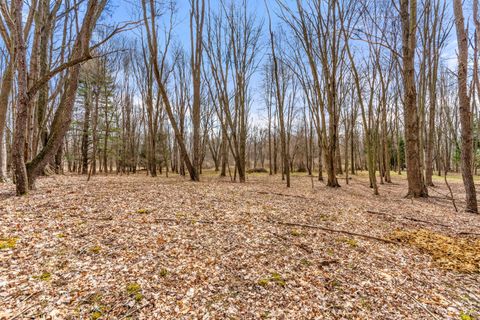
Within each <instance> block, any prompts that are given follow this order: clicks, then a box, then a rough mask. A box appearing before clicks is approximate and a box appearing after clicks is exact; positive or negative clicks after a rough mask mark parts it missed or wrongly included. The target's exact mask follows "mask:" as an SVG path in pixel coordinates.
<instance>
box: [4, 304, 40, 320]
mask: <svg viewBox="0 0 480 320" xmlns="http://www.w3.org/2000/svg"><path fill="white" fill-rule="evenodd" d="M36 305H37V304H32V305H31V306H29V307H26V308H24V309H23V310H22V311H20V312H19V313H17V314H16V315H14V316H13V317H11V318H9V319H8V320H14V319H17V318H18V317H20V316H21V315H22V314H24V313H25V312H27V311H28V310H30V309H32V308H33V307H35V306H36Z"/></svg>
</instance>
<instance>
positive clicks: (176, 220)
mask: <svg viewBox="0 0 480 320" xmlns="http://www.w3.org/2000/svg"><path fill="white" fill-rule="evenodd" d="M155 222H156V223H160V222H176V223H180V222H190V223H196V222H198V223H205V224H215V222H213V221H210V220H195V219H175V218H156V219H155Z"/></svg>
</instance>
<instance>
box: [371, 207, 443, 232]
mask: <svg viewBox="0 0 480 320" xmlns="http://www.w3.org/2000/svg"><path fill="white" fill-rule="evenodd" d="M367 212H368V213H371V214H376V215H382V216H387V217H392V218H402V219H405V220H410V221H415V222H421V223H426V224H431V225H436V226H442V227H445V228H452V227H451V226H449V225H446V224H443V223H439V222H431V221H427V220H422V219H417V218H413V217H405V216H396V215H393V214H388V213H385V212H378V211H372V210H367Z"/></svg>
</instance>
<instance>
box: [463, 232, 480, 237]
mask: <svg viewBox="0 0 480 320" xmlns="http://www.w3.org/2000/svg"><path fill="white" fill-rule="evenodd" d="M458 235H461V236H480V233H476V232H467V231H462V232H459V233H458Z"/></svg>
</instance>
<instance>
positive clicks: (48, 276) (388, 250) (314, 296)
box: [0, 174, 480, 319]
mask: <svg viewBox="0 0 480 320" xmlns="http://www.w3.org/2000/svg"><path fill="white" fill-rule="evenodd" d="M367 181H368V180H367V179H366V177H357V176H355V177H354V178H353V180H351V182H350V184H349V185H348V186H347V185H343V186H342V188H340V189H335V190H332V189H329V188H326V187H325V186H323V185H322V184H319V183H316V185H315V188H314V189H312V187H311V180H310V178H309V177H305V176H294V177H293V179H292V185H293V188H291V189H287V188H286V187H285V186H284V184H283V183H282V182H281V181H280V177H269V176H268V175H264V174H252V175H250V176H249V179H248V182H247V183H245V184H238V183H231V182H229V181H227V180H222V179H218V178H217V177H214V176H213V175H212V176H208V175H206V176H204V177H203V181H202V182H200V183H192V182H189V181H187V180H184V179H182V178H180V177H176V176H171V177H169V178H165V177H159V178H149V177H146V176H144V175H131V176H95V177H93V178H92V180H91V181H90V182H88V183H87V181H86V177H79V176H54V177H48V178H42V179H40V181H39V185H38V190H37V191H34V192H32V194H31V195H30V196H28V197H24V198H17V197H14V196H13V194H14V189H13V186H11V185H1V186H0V201H1V202H0V217H1V221H2V223H1V225H0V239H1V240H2V241H3V242H1V243H2V246H3V247H4V248H2V249H1V250H0V319H4V318H5V319H8V318H9V317H13V316H16V315H19V316H18V319H22V318H42V317H45V318H56V319H78V318H81V319H88V318H92V319H122V318H129V317H131V318H134V319H187V318H188V319H191V318H203V319H208V318H210V319H225V318H239V319H259V318H277V319H312V318H325V319H339V318H345V319H354V318H357V319H379V318H388V319H412V318H431V317H432V316H431V314H434V315H435V317H438V318H440V319H449V318H451V319H459V317H460V315H462V314H463V315H468V316H471V317H476V316H477V317H478V310H480V307H479V306H480V302H479V301H480V294H479V292H480V284H479V283H480V281H479V280H480V279H479V274H478V273H471V274H465V273H460V272H457V271H445V270H443V269H442V268H438V267H437V266H438V264H437V262H436V260H435V257H433V256H431V255H430V254H429V253H427V252H425V251H424V250H423V248H422V250H418V249H417V248H416V242H414V243H412V244H414V245H413V246H411V245H401V246H399V245H393V244H388V243H383V242H379V241H376V240H375V239H373V238H372V239H368V238H362V237H357V236H347V235H342V234H338V233H330V232H328V231H326V230H318V229H313V228H303V227H292V226H287V225H281V224H276V223H271V222H269V221H290V222H296V223H299V224H306V225H321V226H323V227H325V228H327V229H328V228H331V229H336V230H347V231H349V232H352V233H356V234H365V235H369V236H372V237H377V238H385V237H387V236H388V235H389V234H391V233H392V230H403V231H406V230H418V229H424V230H428V232H431V233H432V234H434V236H432V237H433V238H431V239H430V238H428V237H430V235H429V236H425V237H427V238H426V239H423V238H422V239H423V240H422V241H423V242H425V241H427V239H428V241H433V242H432V243H436V242H437V241H440V242H441V243H443V245H447V244H448V245H449V246H451V245H453V244H452V243H450V242H448V241H449V240H448V237H454V236H455V235H456V234H459V233H461V232H475V231H476V232H478V228H479V227H478V226H479V225H480V221H479V217H478V216H474V215H469V214H463V213H462V214H458V215H456V214H455V212H454V211H453V210H452V207H451V203H450V202H449V201H448V200H446V201H444V200H441V199H429V200H410V199H405V198H404V193H405V190H406V188H405V183H404V180H403V177H402V178H400V177H396V178H395V177H394V181H395V183H396V184H392V185H388V184H387V185H382V186H380V192H381V196H379V197H374V196H372V195H371V190H370V188H369V187H368V183H367ZM452 187H453V188H454V192H456V196H457V197H458V200H457V202H458V204H459V205H460V206H461V205H462V201H463V199H462V198H461V197H460V196H459V194H461V192H462V186H461V184H460V183H452ZM438 191H439V192H446V190H443V189H442V187H439V188H438ZM367 210H375V211H377V212H385V213H388V214H389V215H393V216H400V215H402V216H408V217H409V218H412V219H400V218H398V219H397V218H392V216H382V215H373V214H368V213H367ZM417 220H418V221H417ZM420 220H423V221H430V222H435V224H427V223H424V222H422V221H420ZM447 236H448V237H447ZM443 237H445V238H443ZM11 239H15V241H13V240H11ZM466 239H467V238H465V240H461V241H465V243H467V242H468V243H470V242H472V243H473V241H478V240H476V238H474V237H471V238H469V239H470V240H466ZM442 241H444V242H442ZM462 248H463V247H462ZM307 249H308V250H307ZM464 249H465V248H464ZM456 250H457V249H454V250H453V251H454V252H456ZM462 250H463V249H462ZM468 252H470V251H468ZM446 253H449V254H452V253H451V252H450V251H446Z"/></svg>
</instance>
